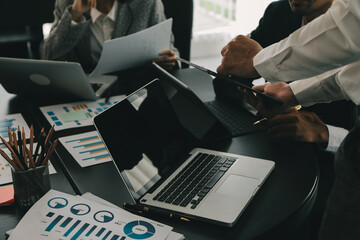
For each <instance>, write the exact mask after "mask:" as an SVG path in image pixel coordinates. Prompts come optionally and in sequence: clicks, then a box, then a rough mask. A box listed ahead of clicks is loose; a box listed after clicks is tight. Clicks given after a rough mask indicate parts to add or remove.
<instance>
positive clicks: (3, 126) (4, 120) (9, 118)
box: [0, 113, 30, 141]
mask: <svg viewBox="0 0 360 240" xmlns="http://www.w3.org/2000/svg"><path fill="white" fill-rule="evenodd" d="M18 127H20V129H22V128H24V131H25V136H26V138H29V133H30V129H29V126H28V125H27V123H26V122H25V119H24V118H23V116H22V115H21V113H16V114H11V115H6V116H4V117H0V136H1V137H3V138H4V139H5V140H6V141H9V136H8V129H10V130H13V129H14V130H17V129H18Z"/></svg>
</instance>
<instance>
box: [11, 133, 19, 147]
mask: <svg viewBox="0 0 360 240" xmlns="http://www.w3.org/2000/svg"><path fill="white" fill-rule="evenodd" d="M12 140H13V143H14V147H15V149H16V151H19V147H18V144H17V139H16V133H15V130H14V129H13V139H12Z"/></svg>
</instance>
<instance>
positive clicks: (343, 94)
mask: <svg viewBox="0 0 360 240" xmlns="http://www.w3.org/2000/svg"><path fill="white" fill-rule="evenodd" d="M359 30H360V1H358V0H336V1H334V3H333V5H332V7H331V8H330V9H329V10H328V11H327V13H325V14H324V15H322V16H320V17H319V18H317V19H315V20H313V21H312V22H311V23H309V24H307V25H306V26H304V27H302V28H301V29H299V30H297V31H296V32H294V33H293V34H292V35H290V36H289V37H288V38H286V39H284V40H282V41H280V42H279V43H277V44H274V45H271V46H269V47H267V48H265V49H262V47H261V46H260V45H259V44H258V43H257V42H255V41H253V40H251V39H250V38H247V37H245V36H238V37H236V38H235V39H234V40H233V41H231V42H230V43H229V44H228V45H227V46H225V47H224V48H223V50H222V52H221V53H222V55H223V60H222V64H221V65H220V66H219V67H218V69H217V71H218V72H219V73H221V74H224V75H236V76H239V77H259V76H262V77H264V78H265V79H266V80H268V81H269V82H277V81H284V82H287V81H293V82H292V83H290V84H287V83H284V82H278V83H273V84H270V83H268V84H265V85H262V86H258V87H254V88H256V89H257V90H260V91H264V92H265V93H267V94H271V95H273V96H275V97H277V98H279V99H281V100H282V101H283V102H285V103H287V104H288V106H293V105H296V104H298V103H300V104H303V105H311V104H314V103H320V102H329V101H335V100H339V99H350V100H351V101H353V102H354V103H355V104H356V105H360V83H359V77H360V62H359V59H360V31H359ZM339 67H341V68H339ZM327 71H330V72H327ZM325 72H327V73H325ZM322 73H324V75H322V76H318V77H316V76H317V75H319V74H322ZM314 76H315V77H314ZM309 77H310V78H309ZM304 78H308V79H305V80H301V79H304ZM250 97H251V96H250ZM359 139H360V124H359V123H358V124H357V126H356V127H355V128H354V129H353V130H352V131H351V132H350V133H349V135H348V136H347V137H346V139H345V141H344V142H343V143H342V145H341V146H340V149H339V151H338V152H337V154H336V181H335V184H334V187H333V190H332V194H331V195H330V197H329V200H328V205H327V210H326V215H325V217H324V219H323V225H322V228H321V230H320V235H319V238H320V239H359V236H360V227H359V226H360V217H359V216H360V150H359V149H360V141H359Z"/></svg>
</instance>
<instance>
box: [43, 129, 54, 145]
mask: <svg viewBox="0 0 360 240" xmlns="http://www.w3.org/2000/svg"><path fill="white" fill-rule="evenodd" d="M54 127H55V125H53V126H52V127H51V128H50V130H49V132H48V135H47V136H46V139H45V143H44V145H45V149H46V150H47V148H48V146H49V143H50V141H51V137H52V134H53V132H54ZM46 150H45V151H46Z"/></svg>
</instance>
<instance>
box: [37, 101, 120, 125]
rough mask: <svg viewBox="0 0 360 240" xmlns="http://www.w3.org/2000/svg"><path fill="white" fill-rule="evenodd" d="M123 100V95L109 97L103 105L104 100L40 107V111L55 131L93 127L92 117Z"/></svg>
mask: <svg viewBox="0 0 360 240" xmlns="http://www.w3.org/2000/svg"><path fill="white" fill-rule="evenodd" d="M123 98H124V95H120V96H114V97H111V98H110V99H109V101H108V102H107V103H105V100H104V99H99V100H97V101H84V102H76V103H68V104H59V105H52V106H46V107H40V110H41V112H42V113H43V114H44V116H45V117H46V119H47V120H48V121H49V123H50V125H55V130H63V129H68V128H76V127H83V126H90V125H93V122H92V118H93V117H95V116H96V115H98V114H99V113H101V112H103V111H105V110H106V109H108V108H109V107H111V106H113V105H114V104H116V103H118V102H119V100H121V99H123Z"/></svg>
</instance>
